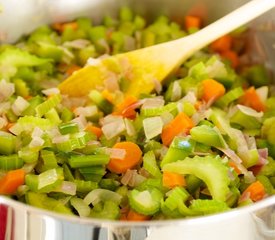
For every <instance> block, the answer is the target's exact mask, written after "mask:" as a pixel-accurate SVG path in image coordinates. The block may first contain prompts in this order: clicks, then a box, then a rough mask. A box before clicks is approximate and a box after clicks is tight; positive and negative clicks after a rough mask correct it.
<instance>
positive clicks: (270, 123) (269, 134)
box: [262, 117, 275, 145]
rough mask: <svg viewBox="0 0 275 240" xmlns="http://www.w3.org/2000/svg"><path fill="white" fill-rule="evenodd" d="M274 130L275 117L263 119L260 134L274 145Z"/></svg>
mask: <svg viewBox="0 0 275 240" xmlns="http://www.w3.org/2000/svg"><path fill="white" fill-rule="evenodd" d="M274 132H275V117H271V118H267V119H265V121H264V123H263V126H262V135H263V137H264V138H266V139H267V141H268V142H269V143H270V144H272V145H275V135H274Z"/></svg>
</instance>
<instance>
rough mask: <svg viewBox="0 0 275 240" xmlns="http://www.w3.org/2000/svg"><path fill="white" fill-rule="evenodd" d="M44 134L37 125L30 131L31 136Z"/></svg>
mask: <svg viewBox="0 0 275 240" xmlns="http://www.w3.org/2000/svg"><path fill="white" fill-rule="evenodd" d="M43 134H44V131H43V130H42V129H41V128H39V127H35V128H34V129H33V131H32V135H31V137H32V138H34V137H41V136H42V135H43Z"/></svg>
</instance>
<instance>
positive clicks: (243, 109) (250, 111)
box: [236, 104, 264, 118]
mask: <svg viewBox="0 0 275 240" xmlns="http://www.w3.org/2000/svg"><path fill="white" fill-rule="evenodd" d="M236 107H237V108H238V109H239V110H240V111H241V112H242V113H243V114H245V115H247V116H251V117H255V118H261V117H262V116H263V115H264V113H263V112H257V111H256V110H254V109H253V108H250V107H247V106H244V105H240V104H238V105H237V106H236Z"/></svg>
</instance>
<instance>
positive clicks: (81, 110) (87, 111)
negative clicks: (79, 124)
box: [74, 106, 98, 117]
mask: <svg viewBox="0 0 275 240" xmlns="http://www.w3.org/2000/svg"><path fill="white" fill-rule="evenodd" d="M97 112H98V111H97V107H96V106H88V107H78V108H76V109H75V110H74V113H75V115H77V116H84V117H91V116H94V115H95V114H97Z"/></svg>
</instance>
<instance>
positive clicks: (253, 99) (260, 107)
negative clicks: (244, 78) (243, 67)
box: [239, 87, 265, 112]
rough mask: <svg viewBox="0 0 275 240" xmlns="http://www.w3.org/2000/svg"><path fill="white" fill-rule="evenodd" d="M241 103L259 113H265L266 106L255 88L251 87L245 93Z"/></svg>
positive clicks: (240, 100)
mask: <svg viewBox="0 0 275 240" xmlns="http://www.w3.org/2000/svg"><path fill="white" fill-rule="evenodd" d="M239 103H240V104H243V105H245V106H247V107H251V108H253V109H255V110H256V111H258V112H264V111H265V105H264V103H263V102H262V101H261V99H260V97H259V95H258V94H257V92H256V90H255V88H254V87H250V88H248V89H247V90H246V91H245V92H244V95H243V96H242V97H241V98H240V99H239Z"/></svg>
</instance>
